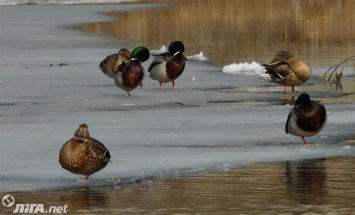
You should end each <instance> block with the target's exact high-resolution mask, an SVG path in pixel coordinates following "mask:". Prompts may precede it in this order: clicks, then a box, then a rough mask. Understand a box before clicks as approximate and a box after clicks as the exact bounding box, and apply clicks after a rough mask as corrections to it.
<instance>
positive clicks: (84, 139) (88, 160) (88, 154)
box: [59, 124, 111, 180]
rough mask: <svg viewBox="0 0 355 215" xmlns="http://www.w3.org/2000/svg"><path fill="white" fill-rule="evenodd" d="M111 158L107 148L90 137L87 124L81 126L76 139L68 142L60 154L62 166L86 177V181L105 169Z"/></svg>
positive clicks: (76, 133) (75, 136)
mask: <svg viewBox="0 0 355 215" xmlns="http://www.w3.org/2000/svg"><path fill="white" fill-rule="evenodd" d="M110 158H111V155H110V152H109V151H108V150H107V149H106V147H105V146H104V145H103V144H102V143H100V142H99V141H98V140H96V139H94V138H91V137H90V135H89V132H88V126H87V125H85V124H81V125H80V126H79V128H78V130H76V132H75V134H74V138H72V139H70V140H69V141H68V142H66V143H65V144H64V145H63V146H62V148H61V149H60V152H59V163H60V165H61V166H62V167H63V168H64V169H66V170H68V171H69V172H72V173H74V174H80V175H84V176H85V180H87V179H88V178H89V176H90V175H92V174H94V173H95V172H98V171H100V170H101V169H103V168H104V167H105V166H106V165H107V163H108V162H109V161H110Z"/></svg>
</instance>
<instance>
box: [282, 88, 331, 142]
mask: <svg viewBox="0 0 355 215" xmlns="http://www.w3.org/2000/svg"><path fill="white" fill-rule="evenodd" d="M326 121H327V112H326V110H325V108H324V106H323V105H321V104H319V103H318V102H315V101H311V98H310V96H309V95H308V94H306V93H302V94H301V95H300V96H299V97H298V98H297V100H296V103H295V107H293V108H292V109H291V110H290V112H289V114H288V117H287V121H286V126H285V131H286V134H288V133H289V134H292V135H295V136H299V137H301V138H302V140H303V142H304V145H309V143H308V142H307V141H306V140H305V139H304V137H310V136H313V135H316V134H318V133H319V132H320V131H321V130H322V129H323V128H324V126H325V124H326Z"/></svg>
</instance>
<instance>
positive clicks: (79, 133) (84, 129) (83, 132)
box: [74, 124, 90, 142]
mask: <svg viewBox="0 0 355 215" xmlns="http://www.w3.org/2000/svg"><path fill="white" fill-rule="evenodd" d="M74 139H76V140H79V141H81V142H88V141H89V139H90V134H89V131H88V126H87V125H86V124H81V125H79V128H78V130H76V131H75V134H74Z"/></svg>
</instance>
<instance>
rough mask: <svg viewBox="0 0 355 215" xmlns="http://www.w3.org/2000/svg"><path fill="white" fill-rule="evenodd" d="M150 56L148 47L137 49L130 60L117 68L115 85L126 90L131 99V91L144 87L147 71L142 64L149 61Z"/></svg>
mask: <svg viewBox="0 0 355 215" xmlns="http://www.w3.org/2000/svg"><path fill="white" fill-rule="evenodd" d="M149 56H150V53H149V50H148V49H147V48H146V47H137V48H135V49H134V50H133V51H132V55H131V58H130V60H129V61H128V62H126V63H122V64H121V65H120V66H119V67H118V68H117V72H116V73H117V74H116V76H115V78H114V79H115V84H116V86H117V87H119V88H121V89H122V90H125V91H126V92H127V94H128V96H129V97H131V94H130V91H132V90H134V89H136V88H137V87H138V86H141V88H142V87H143V80H144V77H145V70H144V68H143V67H142V63H143V62H145V61H146V60H148V59H149Z"/></svg>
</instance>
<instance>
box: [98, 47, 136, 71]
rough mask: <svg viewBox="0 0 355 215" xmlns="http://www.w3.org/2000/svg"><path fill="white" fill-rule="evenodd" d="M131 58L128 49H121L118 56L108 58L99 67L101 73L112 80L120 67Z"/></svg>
mask: <svg viewBox="0 0 355 215" xmlns="http://www.w3.org/2000/svg"><path fill="white" fill-rule="evenodd" d="M130 58H131V52H130V51H128V50H127V49H120V51H119V52H118V54H112V55H109V56H107V57H106V58H105V59H104V60H103V61H101V63H100V65H99V67H100V69H101V71H102V72H103V73H104V74H105V75H107V76H108V77H110V78H114V77H115V75H116V71H117V68H118V66H119V65H121V63H123V62H127V61H128V60H129V59H130Z"/></svg>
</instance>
